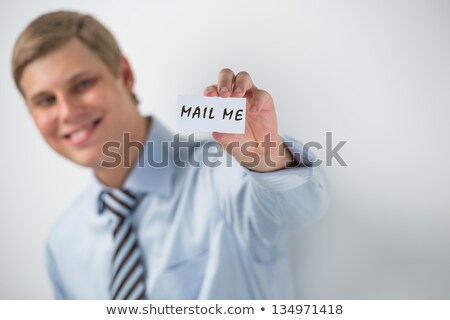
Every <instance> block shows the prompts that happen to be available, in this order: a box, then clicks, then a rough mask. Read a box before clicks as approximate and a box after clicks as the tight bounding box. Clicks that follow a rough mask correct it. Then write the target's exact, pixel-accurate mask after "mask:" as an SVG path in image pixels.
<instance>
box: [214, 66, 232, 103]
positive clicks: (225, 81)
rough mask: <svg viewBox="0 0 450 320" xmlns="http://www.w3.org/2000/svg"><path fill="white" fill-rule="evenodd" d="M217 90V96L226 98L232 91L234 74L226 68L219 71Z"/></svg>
mask: <svg viewBox="0 0 450 320" xmlns="http://www.w3.org/2000/svg"><path fill="white" fill-rule="evenodd" d="M217 80H218V81H217V89H218V92H219V96H221V97H222V98H228V97H229V96H231V92H232V90H233V80H234V73H233V71H231V70H230V69H228V68H225V69H222V70H220V72H219V74H218V75H217Z"/></svg>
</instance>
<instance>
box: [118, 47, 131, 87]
mask: <svg viewBox="0 0 450 320" xmlns="http://www.w3.org/2000/svg"><path fill="white" fill-rule="evenodd" d="M119 73H120V76H121V78H122V80H123V84H124V85H125V88H127V90H128V91H129V92H130V93H132V92H133V86H134V74H133V71H132V70H131V66H130V64H129V63H128V60H127V58H125V57H124V56H121V57H120V66H119Z"/></svg>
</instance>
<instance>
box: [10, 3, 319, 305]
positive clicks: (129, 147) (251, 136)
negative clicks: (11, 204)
mask: <svg viewBox="0 0 450 320" xmlns="http://www.w3.org/2000/svg"><path fill="white" fill-rule="evenodd" d="M12 67H13V74H14V79H15V81H16V85H17V87H18V89H19V90H20V92H21V93H22V95H23V97H24V99H25V102H26V104H27V106H28V108H29V110H30V113H31V115H32V117H33V119H34V121H35V123H36V125H37V127H38V129H39V131H40V132H41V134H42V136H43V138H44V139H45V141H46V142H47V143H48V144H49V145H50V147H51V148H53V149H54V150H55V151H56V152H57V153H59V154H60V155H62V156H64V157H66V158H67V159H69V160H71V161H73V162H75V163H77V164H80V165H82V166H87V167H90V168H92V169H93V173H94V174H93V177H92V181H91V183H90V184H89V185H88V187H87V188H86V189H85V190H84V191H83V192H82V193H81V195H80V196H79V197H78V198H77V199H75V201H74V202H73V203H72V204H71V205H70V206H69V207H68V208H67V210H66V211H65V212H64V214H63V215H62V216H61V217H60V219H59V220H58V221H57V223H56V224H55V226H54V227H53V229H52V231H51V233H50V235H49V238H48V244H47V251H46V253H47V266H48V270H49V274H50V278H51V280H52V284H53V287H54V291H55V295H56V297H57V298H60V299H144V298H147V299H284V298H292V287H293V285H292V278H291V270H290V259H289V254H288V248H287V244H288V242H287V241H288V233H289V231H291V230H292V229H293V228H295V227H297V226H299V225H301V224H303V223H305V222H309V221H311V220H312V219H314V218H316V217H318V216H319V215H320V214H321V213H323V212H324V211H325V209H326V206H327V202H328V201H327V191H326V181H325V178H324V175H323V173H322V171H321V168H319V167H313V166H312V165H311V162H310V160H311V159H308V156H307V155H305V154H302V150H301V148H302V146H301V144H300V143H298V142H294V144H293V145H292V143H291V145H289V142H292V141H288V138H286V137H281V136H280V135H279V134H278V129H277V121H276V115H275V108H274V103H273V101H272V98H271V97H270V95H269V94H268V93H267V92H266V91H263V90H260V89H258V88H256V86H255V85H254V84H253V81H252V79H251V77H250V75H249V74H248V73H246V72H240V73H238V74H236V75H235V74H234V73H233V72H232V71H231V70H229V69H223V70H221V71H220V72H219V75H218V82H217V84H214V85H211V86H209V87H207V88H206V89H205V91H204V94H205V95H207V96H220V97H223V98H227V97H230V96H232V97H245V98H246V99H247V115H246V129H245V134H224V133H218V132H215V133H214V134H213V137H214V139H215V140H216V141H217V142H218V143H219V144H220V145H221V147H222V148H223V149H224V150H227V151H228V152H229V153H230V154H232V156H233V158H234V160H235V161H234V163H233V164H232V165H230V163H229V162H227V161H225V160H226V159H225V157H226V155H225V157H220V156H218V157H217V159H216V160H217V161H220V160H222V162H221V165H218V166H217V165H214V166H211V165H205V161H201V160H202V157H203V156H204V155H205V153H204V152H203V151H204V150H203V149H202V148H201V146H205V144H204V143H203V144H196V143H192V142H190V143H189V144H188V147H186V148H165V147H164V146H169V145H168V144H167V143H168V142H173V140H174V136H173V135H172V134H171V133H170V131H168V130H167V129H166V128H165V127H164V126H163V125H162V124H161V123H160V122H159V121H158V120H157V119H155V118H154V117H144V116H142V115H141V114H140V113H139V110H138V108H137V105H138V100H137V98H136V96H135V94H134V93H133V86H134V76H133V72H132V70H131V67H130V64H129V63H128V61H127V59H126V58H125V57H124V56H123V55H122V53H121V51H120V49H119V47H118V45H117V43H116V41H115V39H114V37H113V36H112V35H111V33H110V32H109V31H108V30H107V29H106V28H105V27H104V26H102V25H101V24H100V23H99V22H98V21H97V20H95V19H94V18H92V17H90V16H88V15H82V14H79V13H76V12H54V13H49V14H45V15H43V16H41V17H39V18H37V19H36V20H35V21H33V22H32V23H31V24H30V25H29V26H28V27H27V28H26V29H25V30H24V31H23V33H22V34H21V35H20V37H19V38H18V40H17V42H16V45H15V47H14V52H13V63H12ZM125 136H126V137H127V139H129V141H131V143H126V142H127V141H126V139H125ZM111 142H113V143H116V146H117V148H115V149H114V150H113V151H114V154H115V155H119V157H120V159H121V161H120V164H119V165H111V151H112V150H111V149H109V148H105V146H107V145H108V143H111ZM175 145H176V144H171V146H175ZM244 145H246V146H247V147H248V146H250V147H251V148H250V149H249V148H242V146H244ZM236 146H237V147H236ZM288 147H289V148H288ZM249 151H251V154H250V153H249ZM249 154H250V159H249ZM146 157H151V158H152V159H160V160H161V159H164V158H165V159H166V160H168V164H167V165H163V166H160V165H152V163H153V164H154V163H155V161H149V159H146ZM192 160H195V161H197V162H198V163H199V165H192V163H196V162H195V161H192ZM255 160H257V161H255ZM127 161H129V163H130V164H132V165H131V166H127V165H125V162H127ZM217 161H216V162H215V163H219V162H217ZM183 164H186V165H183ZM239 164H240V165H239Z"/></svg>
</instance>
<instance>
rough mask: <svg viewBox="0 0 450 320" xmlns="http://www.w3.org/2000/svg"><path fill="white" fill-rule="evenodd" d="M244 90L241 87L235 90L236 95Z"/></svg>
mask: <svg viewBox="0 0 450 320" xmlns="http://www.w3.org/2000/svg"><path fill="white" fill-rule="evenodd" d="M241 92H242V89H241V88H239V87H236V88H234V93H241Z"/></svg>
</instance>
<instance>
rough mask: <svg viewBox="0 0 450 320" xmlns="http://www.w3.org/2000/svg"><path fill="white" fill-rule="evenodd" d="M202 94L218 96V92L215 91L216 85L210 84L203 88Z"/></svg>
mask: <svg viewBox="0 0 450 320" xmlns="http://www.w3.org/2000/svg"><path fill="white" fill-rule="evenodd" d="M203 95H204V96H207V97H218V96H219V93H218V92H217V86H216V85H211V86H208V87H206V88H205V90H204V91H203Z"/></svg>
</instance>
